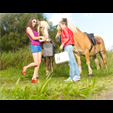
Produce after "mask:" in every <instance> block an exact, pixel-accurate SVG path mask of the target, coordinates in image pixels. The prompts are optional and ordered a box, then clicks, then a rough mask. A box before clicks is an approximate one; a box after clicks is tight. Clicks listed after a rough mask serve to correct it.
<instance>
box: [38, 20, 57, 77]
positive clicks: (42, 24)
mask: <svg viewBox="0 0 113 113" xmlns="http://www.w3.org/2000/svg"><path fill="white" fill-rule="evenodd" d="M37 23H38V29H37V32H38V33H39V36H45V37H46V38H47V39H50V41H44V42H41V48H42V58H44V63H45V68H46V76H48V75H49V73H50V70H51V72H53V62H54V56H45V57H44V48H43V45H44V44H47V43H52V44H53V45H54V49H53V51H54V54H55V44H54V42H53V41H52V40H51V38H49V33H48V32H49V28H50V27H49V25H48V21H38V20H37Z"/></svg>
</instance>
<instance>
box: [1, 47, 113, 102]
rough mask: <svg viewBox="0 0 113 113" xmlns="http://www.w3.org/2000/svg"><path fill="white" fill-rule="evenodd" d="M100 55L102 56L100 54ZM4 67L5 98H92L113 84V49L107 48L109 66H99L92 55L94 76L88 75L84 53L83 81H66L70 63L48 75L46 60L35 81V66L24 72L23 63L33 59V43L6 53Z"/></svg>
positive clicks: (4, 54) (2, 83) (3, 58)
mask: <svg viewBox="0 0 113 113" xmlns="http://www.w3.org/2000/svg"><path fill="white" fill-rule="evenodd" d="M98 58H99V56H98ZM1 59H2V60H3V69H4V70H2V71H0V99H1V100H6V99H9V100H48V99H49V100H69V99H75V100H77V99H92V98H93V97H94V96H98V95H99V94H100V92H101V91H102V90H105V89H106V88H108V87H109V86H112V85H113V82H112V81H113V62H112V61H113V60H112V59H113V52H112V51H108V52H107V61H108V69H106V70H103V69H100V70H98V71H97V70H96V65H95V63H94V61H93V59H92V58H90V60H91V67H92V69H93V74H94V77H92V78H90V77H88V68H87V65H86V60H85V58H84V57H82V58H81V60H82V70H83V72H82V74H81V80H80V81H76V82H75V81H72V82H65V81H64V80H65V79H67V78H68V77H69V67H68V65H67V63H65V64H61V65H56V64H55V63H54V72H53V73H50V75H49V76H48V77H46V73H45V66H44V63H43V61H42V63H41V66H40V69H39V77H40V78H39V80H38V81H39V82H38V84H33V83H32V82H31V78H32V74H33V71H34V68H31V69H28V70H27V75H26V76H23V75H22V67H23V66H24V65H27V64H29V63H31V62H32V61H33V59H32V56H31V53H30V50H29V46H27V47H25V49H23V50H20V51H17V52H16V53H12V52H9V53H5V52H4V53H2V55H1Z"/></svg>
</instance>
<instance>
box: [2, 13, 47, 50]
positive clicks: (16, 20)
mask: <svg viewBox="0 0 113 113" xmlns="http://www.w3.org/2000/svg"><path fill="white" fill-rule="evenodd" d="M0 17H1V18H0V49H1V50H2V51H9V50H13V51H15V50H19V48H23V47H24V46H26V45H28V44H29V39H28V37H27V34H26V27H27V24H28V21H29V19H30V18H31V17H35V18H37V19H38V20H45V19H46V18H45V17H44V15H43V14H42V13H5V14H4V13H3V14H0Z"/></svg>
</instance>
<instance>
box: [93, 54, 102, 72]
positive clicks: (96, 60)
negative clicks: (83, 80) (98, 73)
mask: <svg viewBox="0 0 113 113" xmlns="http://www.w3.org/2000/svg"><path fill="white" fill-rule="evenodd" d="M93 59H94V60H95V64H96V66H97V70H99V69H100V66H99V61H98V59H97V57H96V55H95V56H93Z"/></svg>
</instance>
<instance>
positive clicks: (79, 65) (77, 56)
mask: <svg viewBox="0 0 113 113" xmlns="http://www.w3.org/2000/svg"><path fill="white" fill-rule="evenodd" d="M74 55H75V57H76V58H77V62H78V67H79V72H80V74H81V73H82V67H81V60H80V55H78V54H76V53H74Z"/></svg>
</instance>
